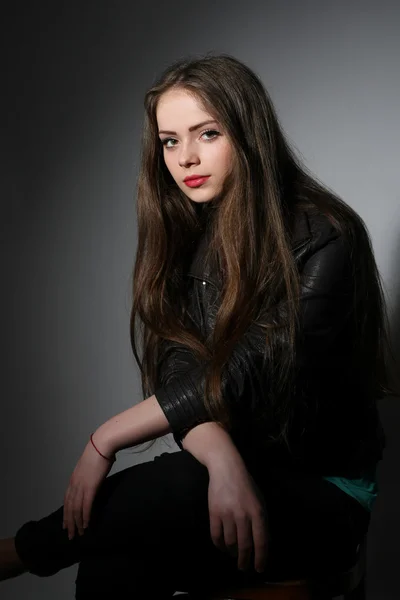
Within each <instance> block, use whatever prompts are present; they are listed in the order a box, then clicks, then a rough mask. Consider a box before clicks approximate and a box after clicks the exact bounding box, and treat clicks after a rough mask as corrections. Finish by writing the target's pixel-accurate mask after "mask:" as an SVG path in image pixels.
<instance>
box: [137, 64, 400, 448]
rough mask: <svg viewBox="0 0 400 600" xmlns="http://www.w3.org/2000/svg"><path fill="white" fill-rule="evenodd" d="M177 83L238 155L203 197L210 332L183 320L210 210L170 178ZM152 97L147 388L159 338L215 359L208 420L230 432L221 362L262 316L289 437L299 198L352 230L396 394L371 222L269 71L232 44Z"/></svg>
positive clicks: (371, 320)
mask: <svg viewBox="0 0 400 600" xmlns="http://www.w3.org/2000/svg"><path fill="white" fill-rule="evenodd" d="M173 88H178V89H184V90H186V91H187V92H189V93H192V94H194V96H195V98H196V99H198V100H200V102H201V103H202V107H204V110H206V111H208V112H209V113H210V114H211V115H212V116H213V117H214V118H215V119H216V120H217V121H218V122H219V123H221V125H222V127H223V128H224V130H225V132H226V134H227V135H228V137H229V139H230V142H231V144H232V148H233V155H234V161H233V163H234V164H233V168H232V171H231V173H230V174H229V176H228V178H227V180H226V182H225V187H224V190H223V192H222V193H221V194H220V196H219V197H218V198H215V199H213V200H212V201H211V202H209V203H208V204H209V206H207V207H203V213H204V214H206V215H207V218H206V226H207V227H208V228H209V231H210V232H211V236H210V244H209V247H208V250H207V257H208V258H207V259H209V260H211V261H213V264H215V265H220V269H221V277H222V288H221V297H220V306H219V310H218V313H217V317H216V321H215V328H214V331H213V335H212V337H211V338H210V339H207V340H202V339H200V337H199V334H198V333H196V331H195V330H193V329H191V328H189V327H188V326H187V324H186V325H185V323H184V315H185V297H184V294H182V290H184V277H183V273H184V270H185V266H186V262H185V261H186V260H187V259H188V258H189V257H190V250H191V249H192V248H195V246H196V243H195V242H196V240H198V239H199V235H200V234H201V231H202V227H201V225H204V219H203V220H202V219H201V218H200V217H199V215H200V214H201V212H202V211H201V210H199V209H197V207H195V206H194V205H193V204H194V203H193V202H191V201H190V199H189V198H188V197H187V196H186V195H185V194H184V193H183V192H182V191H181V190H180V189H179V187H178V186H177V185H176V183H175V182H174V180H173V178H172V177H171V175H170V173H169V171H168V169H167V167H166V165H165V163H164V159H163V152H162V144H161V142H160V140H159V138H158V128H157V119H156V109H157V103H158V101H159V99H160V97H161V96H162V94H164V93H165V92H166V91H168V90H171V89H173ZM144 105H145V115H144V128H143V137H142V154H141V167H140V173H139V178H138V186H137V218H138V245H137V254H136V262H135V267H134V272H133V303H132V312H131V343H132V350H133V353H134V356H135V358H136V360H137V363H138V365H139V368H140V371H141V375H142V391H143V396H144V398H148V397H149V396H151V395H152V394H153V393H154V392H155V390H156V388H157V385H158V367H157V362H158V356H159V348H160V344H161V342H162V341H163V340H174V341H176V342H179V343H181V344H183V345H184V346H186V347H187V348H189V349H190V351H192V352H193V353H194V354H195V355H196V356H197V357H198V359H199V360H201V361H204V363H205V364H207V368H208V371H207V378H206V388H205V397H204V402H205V405H206V408H207V410H208V413H209V414H210V416H211V418H212V419H213V420H215V421H217V422H219V423H220V424H221V425H222V426H223V427H225V428H227V429H228V430H229V428H230V426H231V415H230V413H229V410H228V407H227V405H226V402H225V401H224V398H223V397H222V394H221V376H222V371H223V367H224V365H225V363H226V361H227V360H228V358H229V356H230V354H231V352H232V349H233V348H234V346H235V344H236V343H237V341H238V340H239V338H240V337H241V336H242V335H243V333H244V332H245V331H246V329H247V328H248V327H249V325H250V323H251V322H253V321H258V322H259V323H260V324H261V325H263V324H264V326H265V332H266V336H265V341H266V345H265V354H266V356H268V357H270V358H271V357H273V361H272V362H271V361H269V363H268V365H269V366H268V377H269V381H271V393H269V403H270V409H271V410H272V412H274V414H275V416H276V419H277V422H278V424H279V427H278V434H277V437H282V438H283V439H284V440H285V441H286V442H287V433H288V428H289V424H290V419H291V416H292V413H293V409H294V407H293V405H292V403H291V393H290V392H291V385H292V381H293V376H294V365H295V338H296V331H297V327H298V316H299V273H298V271H297V268H296V264H295V261H294V257H293V252H292V250H291V223H292V222H293V215H294V214H295V211H296V208H297V207H299V206H300V204H301V205H303V206H314V207H316V208H317V209H318V210H320V211H322V212H324V213H325V214H326V215H327V216H328V217H329V218H330V220H331V221H332V223H333V224H334V225H335V226H336V227H337V228H338V229H340V230H341V231H342V232H343V234H345V235H347V237H348V239H349V242H350V244H351V247H352V248H353V250H354V251H353V257H354V274H355V275H354V276H355V277H356V279H357V285H356V288H355V290H356V293H355V309H356V310H357V312H358V314H359V319H358V320H357V322H358V324H359V325H358V327H359V330H358V336H357V339H358V340H359V348H358V349H359V352H360V357H362V360H363V361H364V365H365V367H366V371H367V372H368V373H369V375H370V377H371V382H372V384H373V388H374V393H375V395H376V397H378V396H382V395H385V394H386V393H388V392H389V390H388V387H387V385H388V383H387V370H386V347H387V322H386V311H385V302H384V297H383V292H382V288H381V282H380V277H379V273H378V270H377V267H376V263H375V259H374V256H373V252H372V248H371V243H370V239H369V235H368V233H367V230H366V227H365V225H364V223H363V221H362V219H361V218H360V217H359V216H358V215H357V214H356V213H355V212H354V211H353V210H352V209H351V208H350V207H349V206H348V205H347V204H346V203H345V202H343V201H342V200H341V199H340V198H339V197H338V196H337V195H336V194H334V193H333V192H332V191H331V190H329V189H328V188H327V187H326V186H324V185H322V183H320V182H319V181H318V180H317V178H316V177H314V176H312V175H311V174H310V172H309V171H308V170H307V169H306V167H305V166H304V165H303V164H302V163H301V161H300V160H299V159H298V158H297V157H296V156H295V153H294V151H293V150H292V149H291V148H290V146H289V144H288V142H287V140H286V138H285V135H284V133H283V130H282V127H281V126H280V123H279V120H278V117H277V114H276V112H275V109H274V107H273V104H272V101H271V99H270V97H269V95H268V93H267V91H266V90H265V88H264V86H263V84H262V82H261V80H260V78H259V77H258V76H257V75H256V74H255V73H254V72H253V71H252V70H251V69H249V68H248V67H247V66H246V65H245V64H243V63H242V62H240V61H239V60H237V59H235V58H234V57H232V56H230V55H226V54H224V55H217V56H213V55H209V54H208V55H206V56H203V57H201V58H195V59H184V60H179V61H177V62H176V63H174V64H173V65H171V66H170V67H168V68H167V69H166V70H165V71H164V72H163V73H162V75H161V77H160V78H159V79H158V81H156V83H155V84H154V85H153V86H152V87H151V89H149V90H148V92H147V93H146V95H145V100H144ZM182 257H185V258H182ZM279 303H284V305H285V319H284V322H274V323H271V322H266V323H263V320H262V312H264V314H266V313H268V312H270V311H271V310H272V309H273V308H274V307H276V306H277V305H279ZM138 318H139V324H138V325H139V326H137V324H136V321H137V320H138ZM138 334H140V336H141V339H140V346H141V352H142V359H141V358H140V357H139V352H138V346H139V344H138V343H137V342H136V337H137V335H138ZM366 342H368V344H367V345H366ZM283 347H284V352H283V351H282V348H283ZM365 348H368V353H366V352H365V351H364V350H363V349H365ZM367 354H368V355H367Z"/></svg>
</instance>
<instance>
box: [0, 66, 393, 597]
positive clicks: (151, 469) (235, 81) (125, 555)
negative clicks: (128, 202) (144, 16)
mask: <svg viewBox="0 0 400 600" xmlns="http://www.w3.org/2000/svg"><path fill="white" fill-rule="evenodd" d="M145 108H146V111H145V121H144V133H143V146H142V163H141V170H140V176H139V182H138V194H137V203H138V231H139V239H138V247H137V256H136V264H135V270H134V284H133V306H132V314H131V334H132V335H131V339H132V347H133V352H134V354H135V357H136V359H137V361H138V364H139V365H140V368H141V372H142V386H143V395H144V400H143V401H142V402H141V403H139V404H138V405H136V406H133V407H132V408H130V409H128V410H126V411H124V412H123V413H121V414H119V415H117V416H115V417H114V418H112V419H110V420H109V421H107V422H106V423H104V424H103V425H101V426H100V427H99V428H98V429H97V430H96V431H95V432H94V434H93V435H92V436H91V439H90V440H89V441H88V443H87V445H86V447H85V449H84V452H83V454H82V456H81V458H80V459H79V461H78V464H77V465H76V467H75V469H74V471H73V473H72V476H71V479H70V482H69V485H68V488H67V491H66V494H65V499H64V505H63V506H62V507H60V508H59V509H58V510H56V511H55V512H54V513H52V514H50V515H48V516H46V517H44V518H43V519H41V520H39V521H30V522H28V523H25V524H24V525H23V526H22V527H21V528H20V529H19V530H18V531H17V533H16V536H15V538H9V539H6V540H3V541H2V542H1V544H0V552H1V554H0V556H1V558H0V569H1V573H2V578H3V579H6V578H9V577H13V576H16V575H18V574H20V573H23V572H26V571H29V572H31V573H34V574H36V575H39V576H49V575H52V574H54V573H56V572H57V571H59V570H60V569H62V568H65V567H68V566H70V565H72V564H74V563H77V562H79V569H78V577H77V580H76V598H78V599H88V598H96V599H97V600H99V599H100V598H110V597H112V598H115V599H117V598H118V599H123V598H124V599H125V598H130V599H132V598H139V597H142V595H141V594H144V593H147V594H148V595H149V596H150V597H157V598H160V599H161V598H167V597H170V596H172V595H173V593H174V592H175V591H176V590H186V589H190V588H194V589H196V590H197V591H199V589H201V586H202V585H203V584H204V585H205V586H207V585H208V584H209V581H210V580H214V581H216V582H217V581H220V582H229V583H232V582H234V581H237V582H241V581H242V582H243V583H244V582H245V581H249V580H251V581H255V580H258V579H266V578H268V579H271V578H278V579H281V578H288V577H302V576H306V575H309V574H312V573H313V572H318V573H321V572H322V571H327V570H333V569H335V568H346V567H348V566H350V565H351V563H352V561H353V559H354V553H355V550H356V547H357V544H358V542H359V541H360V540H361V538H362V537H363V535H364V534H365V532H366V531H367V528H368V523H369V518H370V510H371V508H372V505H373V502H374V499H375V497H376V491H377V490H376V480H375V470H376V465H377V462H378V461H379V460H380V459H381V456H382V449H383V446H384V440H383V434H382V431H381V427H380V423H379V419H378V413H377V407H376V404H377V400H378V399H379V398H380V397H382V396H383V395H385V394H386V393H388V386H387V373H386V362H385V355H386V344H387V336H386V316H385V307H384V301H383V294H382V290H381V285H380V279H379V274H378V271H377V268H376V264H375V260H374V256H373V252H372V249H371V245H370V241H369V236H368V234H367V231H366V228H365V226H364V224H363V222H362V220H361V218H360V217H359V216H358V215H357V214H356V213H355V212H354V211H353V210H352V209H351V208H349V207H348V206H347V205H346V204H345V203H344V202H343V201H342V200H340V199H339V198H338V197H337V196H336V195H335V194H334V193H332V192H331V191H329V190H328V189H327V188H326V187H324V186H323V185H321V184H320V183H319V182H317V180H316V179H315V178H313V177H312V176H311V175H310V174H308V173H307V171H306V169H305V167H304V166H302V165H301V164H300V162H299V161H298V160H297V158H296V157H295V155H294V153H293V152H292V151H291V149H290V147H289V145H288V143H287V141H286V139H285V137H284V134H283V133H282V129H281V127H280V125H279V122H278V119H277V116H276V114H275V112H274V108H273V105H272V103H271V100H270V99H269V97H268V94H267V92H266V91H265V89H264V87H263V85H262V83H261V81H260V79H259V78H258V77H257V76H256V75H255V74H254V73H253V72H252V71H251V70H250V69H249V68H248V67H247V66H245V65H244V64H243V63H241V62H240V61H238V60H236V59H235V58H233V57H231V56H229V55H220V56H210V55H207V56H206V57H203V58H200V59H196V60H182V61H179V62H178V63H175V64H174V65H172V66H171V67H170V68H168V69H167V70H166V71H165V72H164V73H163V74H162V76H161V78H160V79H159V81H158V82H157V83H156V84H155V85H154V86H153V87H152V88H151V89H150V90H149V91H148V92H147V94H146V97H145ZM138 320H139V328H138V323H137V321H138ZM138 333H140V334H141V352H142V358H140V357H139V352H138V344H137V341H136V339H137V334H138ZM169 432H172V433H173V435H174V437H175V440H176V441H177V442H178V444H179V446H180V449H181V451H180V452H175V453H163V454H161V456H158V457H156V458H155V459H154V460H153V461H149V462H146V463H143V464H139V465H136V466H133V467H130V468H128V469H125V470H122V471H120V472H118V473H116V474H113V475H111V476H108V477H107V475H108V473H109V471H110V469H111V467H112V464H113V460H114V458H115V454H116V453H117V452H118V450H121V449H122V448H128V447H132V446H136V445H138V444H141V443H143V442H145V441H148V440H153V439H156V438H158V437H160V436H164V435H165V434H167V433H169Z"/></svg>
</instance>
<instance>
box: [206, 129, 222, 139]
mask: <svg viewBox="0 0 400 600" xmlns="http://www.w3.org/2000/svg"><path fill="white" fill-rule="evenodd" d="M211 134H212V135H213V137H212V138H211V139H212V140H213V139H215V138H216V137H218V136H219V135H221V134H220V132H219V131H217V130H216V129H207V130H206V131H203V133H202V134H201V135H202V136H203V135H211ZM210 141H211V140H210Z"/></svg>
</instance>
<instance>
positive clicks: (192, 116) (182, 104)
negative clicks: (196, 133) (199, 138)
mask: <svg viewBox="0 0 400 600" xmlns="http://www.w3.org/2000/svg"><path fill="white" fill-rule="evenodd" d="M156 116H157V123H158V127H159V129H175V130H178V128H179V129H185V128H189V127H190V126H191V125H195V124H196V123H197V122H199V121H200V120H204V119H205V118H210V119H211V118H213V117H212V115H211V114H210V113H209V112H208V111H207V110H206V108H205V107H204V106H202V104H201V102H200V100H199V99H198V98H196V96H194V95H193V94H189V93H188V92H187V91H185V90H169V91H168V92H165V93H164V94H163V95H162V96H161V97H160V99H159V101H158V104H157V110H156Z"/></svg>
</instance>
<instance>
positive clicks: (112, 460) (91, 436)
mask: <svg viewBox="0 0 400 600" xmlns="http://www.w3.org/2000/svg"><path fill="white" fill-rule="evenodd" d="M90 441H91V442H92V444H93V447H94V448H95V449H96V450H97V452H98V453H99V454H100V456H102V457H103V458H105V459H106V460H109V461H110V462H115V460H116V458H115V456H113V457H112V458H108V456H104V454H102V453H101V452H100V450H99V449H98V448H97V446H96V444H95V443H94V441H93V433H91V434H90Z"/></svg>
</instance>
